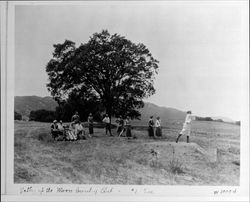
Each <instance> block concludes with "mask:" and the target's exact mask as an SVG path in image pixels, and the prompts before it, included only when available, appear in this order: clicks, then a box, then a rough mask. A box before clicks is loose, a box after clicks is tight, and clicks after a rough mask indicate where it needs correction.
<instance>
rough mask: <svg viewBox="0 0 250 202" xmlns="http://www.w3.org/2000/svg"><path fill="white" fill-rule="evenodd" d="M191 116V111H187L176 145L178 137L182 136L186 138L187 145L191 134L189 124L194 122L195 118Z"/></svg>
mask: <svg viewBox="0 0 250 202" xmlns="http://www.w3.org/2000/svg"><path fill="white" fill-rule="evenodd" d="M191 114H192V112H191V111H187V115H186V119H185V122H184V124H183V128H182V130H181V132H180V133H179V135H178V137H177V139H176V143H178V141H179V139H180V137H181V136H182V135H183V134H184V135H186V136H187V143H189V136H190V134H191V122H192V120H195V116H192V115H191Z"/></svg>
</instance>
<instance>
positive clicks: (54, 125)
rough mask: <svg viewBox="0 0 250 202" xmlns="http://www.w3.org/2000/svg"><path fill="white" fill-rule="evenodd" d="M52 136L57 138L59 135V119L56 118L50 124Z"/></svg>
mask: <svg viewBox="0 0 250 202" xmlns="http://www.w3.org/2000/svg"><path fill="white" fill-rule="evenodd" d="M50 129H51V135H52V138H53V139H54V140H55V139H56V138H57V137H58V135H59V130H58V125H57V120H54V121H53V123H52V124H51V126H50Z"/></svg>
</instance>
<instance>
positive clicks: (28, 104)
mask: <svg viewBox="0 0 250 202" xmlns="http://www.w3.org/2000/svg"><path fill="white" fill-rule="evenodd" d="M57 106H58V104H57V102H56V101H55V100H54V99H53V98H52V97H39V96H15V111H16V112H18V113H20V114H21V115H22V116H23V117H24V118H27V117H29V114H30V112H31V111H32V110H38V109H46V110H52V111H53V110H55V109H56V107H57Z"/></svg>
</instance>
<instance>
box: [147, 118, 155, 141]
mask: <svg viewBox="0 0 250 202" xmlns="http://www.w3.org/2000/svg"><path fill="white" fill-rule="evenodd" d="M148 135H149V137H150V138H152V137H154V120H153V116H150V118H149V121H148Z"/></svg>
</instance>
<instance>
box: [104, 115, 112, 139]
mask: <svg viewBox="0 0 250 202" xmlns="http://www.w3.org/2000/svg"><path fill="white" fill-rule="evenodd" d="M102 121H103V122H104V123H105V132H106V135H108V132H109V135H110V136H113V135H112V133H111V122H110V118H109V116H108V114H106V115H105V117H104V119H103V120H102Z"/></svg>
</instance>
